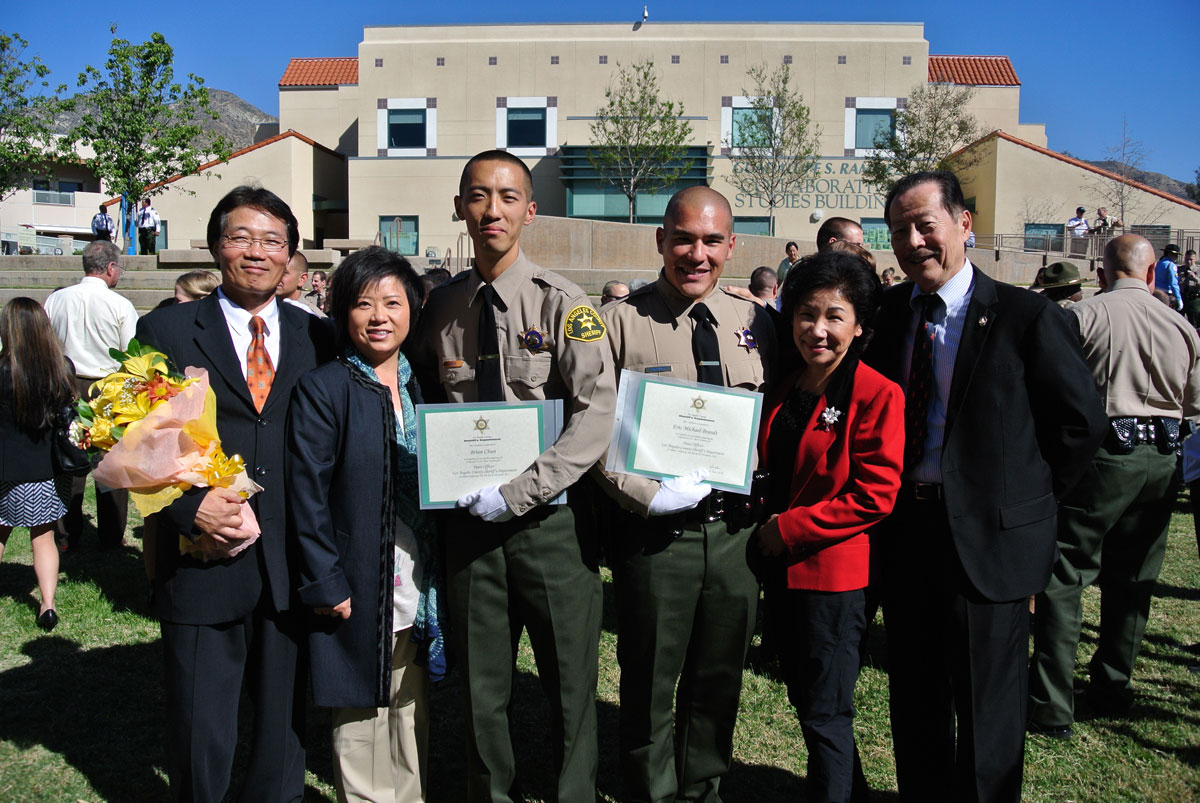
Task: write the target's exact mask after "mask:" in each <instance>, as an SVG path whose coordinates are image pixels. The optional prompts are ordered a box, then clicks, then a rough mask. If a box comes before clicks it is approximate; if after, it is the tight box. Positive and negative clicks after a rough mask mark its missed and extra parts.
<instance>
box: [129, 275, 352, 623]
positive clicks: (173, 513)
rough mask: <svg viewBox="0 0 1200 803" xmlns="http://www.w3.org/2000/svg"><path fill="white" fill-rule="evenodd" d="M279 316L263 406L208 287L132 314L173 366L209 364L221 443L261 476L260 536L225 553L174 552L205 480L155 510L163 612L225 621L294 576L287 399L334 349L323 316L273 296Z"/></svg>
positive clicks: (285, 595)
mask: <svg viewBox="0 0 1200 803" xmlns="http://www.w3.org/2000/svg"><path fill="white" fill-rule="evenodd" d="M279 322H280V348H279V364H278V365H277V366H275V369H276V370H275V379H274V382H273V384H272V385H271V394H270V396H268V398H267V403H266V404H265V405H264V407H263V410H262V413H261V414H260V413H259V412H258V411H257V410H255V409H254V402H253V401H252V400H251V398H250V391H249V389H248V388H247V386H246V379H245V377H244V376H243V374H242V369H241V361H240V360H239V359H238V356H237V354H235V353H234V348H233V339H232V337H231V336H230V334H229V327H228V326H227V324H226V322H225V316H224V314H223V313H222V312H221V305H220V302H219V300H218V298H217V294H216V293H213V294H212V295H210V296H208V297H206V298H203V299H201V300H200V301H195V302H192V303H189V304H177V305H174V306H171V307H166V308H163V309H160V310H155V311H154V312H151V313H149V314H147V315H145V316H144V317H143V318H142V319H141V320H140V321H139V322H138V327H137V339H138V342H140V343H142V344H148V345H152V346H154V347H156V348H158V349H159V350H160V351H162V352H163V353H165V354H166V355H167V356H168V357H169V358H170V360H171V362H172V364H173V365H174V367H175V368H176V369H177V370H179V371H183V369H185V368H187V367H188V366H195V367H197V368H206V369H208V378H209V382H210V384H211V386H212V389H213V392H214V393H216V396H217V432H218V433H219V434H220V436H221V446H222V448H223V449H224V451H225V453H226V454H227V455H230V456H232V455H235V454H239V455H241V456H242V458H243V459H244V460H245V461H246V469H247V471H248V472H249V473H250V476H251V477H252V478H253V479H254V481H255V482H257V483H258V484H259V485H261V486H263V490H262V491H261V492H259V493H258V494H255V495H254V497H252V498H251V500H250V504H251V505H252V506H253V508H254V512H255V515H256V516H257V517H258V523H259V525H260V527H261V528H262V536H261V537H260V538H259V539H258V541H256V542H255V543H254V544H253V545H252V546H251V547H250V548H249V549H246V550H245V551H244V552H242V553H240V554H239V555H237V556H236V557H233V558H227V559H224V560H214V561H208V562H204V561H200V560H197V559H195V558H192V557H187V556H181V555H180V554H179V539H178V536H179V533H192V534H194V533H195V531H194V530H193V525H194V522H195V518H196V510H197V509H198V508H199V507H200V502H201V500H202V499H203V498H204V494H205V493H206V492H207V489H200V488H197V489H193V490H191V491H189V492H187V493H185V494H184V495H183V497H181V498H180V499H178V500H176V501H175V502H174V503H173V504H172V505H170V506H169V507H168V508H166V509H165V510H164V511H163V512H162V513H160V514H158V515H157V516H156V517H155V518H156V537H157V555H156V559H155V566H156V576H155V609H156V610H155V613H156V614H157V615H158V616H159V618H160V619H163V620H164V621H168V622H176V623H179V624H217V623H220V622H229V621H233V620H235V619H239V618H241V617H243V616H245V615H247V614H248V613H250V612H251V611H252V610H254V608H255V606H256V605H257V604H258V602H259V600H260V598H261V597H262V595H263V593H264V590H265V591H266V593H267V594H268V595H269V599H270V602H271V604H272V605H273V607H274V608H275V610H277V611H282V610H286V609H287V608H288V607H289V599H290V596H291V588H292V580H291V576H290V573H289V566H288V554H287V551H288V548H287V544H286V541H285V538H284V533H285V525H286V519H285V513H286V504H285V503H286V498H287V492H286V487H285V485H284V473H283V469H284V454H285V448H286V444H285V438H284V434H285V429H286V425H287V408H288V401H289V400H290V398H291V395H292V388H293V387H294V386H295V384H296V380H297V379H299V378H300V376H301V375H302V374H304V373H305V372H307V371H310V370H312V369H313V368H315V367H317V366H318V365H319V364H321V363H323V362H326V361H327V360H329V359H331V358H332V357H333V353H334V350H333V332H332V329H331V327H330V326H329V324H328V322H327V321H325V320H322V319H320V318H317V317H315V316H313V315H310V314H308V313H307V312H305V311H303V310H301V309H298V308H295V307H292V306H291V305H289V304H280V305H279ZM264 583H265V585H266V588H265V589H264Z"/></svg>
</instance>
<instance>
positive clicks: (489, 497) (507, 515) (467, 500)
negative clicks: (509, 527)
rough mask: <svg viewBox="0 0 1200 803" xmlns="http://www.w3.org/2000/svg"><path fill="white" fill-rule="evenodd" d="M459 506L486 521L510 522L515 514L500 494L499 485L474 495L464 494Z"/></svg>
mask: <svg viewBox="0 0 1200 803" xmlns="http://www.w3.org/2000/svg"><path fill="white" fill-rule="evenodd" d="M457 504H458V506H459V507H466V508H470V509H471V515H472V516H478V517H479V518H481V519H483V520H484V521H494V522H501V521H508V520H509V519H511V518H512V517H513V513H512V511H511V510H509V509H508V503H507V502H505V501H504V495H503V494H501V493H500V486H499V485H492V486H490V487H488V488H483V489H481V490H478V491H476V492H475V493H473V494H464V495H462V496H460V497H459V498H458V503H457Z"/></svg>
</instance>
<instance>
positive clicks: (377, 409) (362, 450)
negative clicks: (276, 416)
mask: <svg viewBox="0 0 1200 803" xmlns="http://www.w3.org/2000/svg"><path fill="white" fill-rule="evenodd" d="M408 392H409V394H410V397H411V398H412V400H413V403H414V404H417V403H420V395H419V394H418V392H417V389H416V383H415V382H410V383H409V385H408ZM395 426H396V418H395V413H394V412H393V406H392V399H391V394H389V393H388V391H387V389H386V388H384V387H383V386H382V385H378V384H376V383H374V382H371V381H370V380H369V379H367V378H366V377H365V376H363V375H362V374H361V373H360V372H359V371H358V370H356V369H355V368H353V367H352V366H350V365H349V364H347V363H346V362H344V361H343V360H342V359H338V360H336V361H334V362H330V363H326V364H325V365H323V366H321V367H320V368H317V369H316V370H314V371H310V372H309V373H308V374H306V375H305V376H303V377H301V379H300V381H299V383H298V384H297V385H296V389H295V391H294V392H293V395H292V403H291V405H290V407H289V409H288V436H287V450H288V453H287V489H288V535H289V538H293V539H296V541H295V543H294V546H298V547H299V548H298V550H297V551H298V554H299V555H300V558H301V560H300V561H299V578H298V583H299V588H298V594H299V597H300V601H301V603H303V605H304V606H306V607H308V608H320V607H332V606H334V605H337V604H338V603H340V602H341V601H342V600H344V599H346V598H347V597H349V598H350V599H351V601H352V602H351V615H350V618H349V619H333V618H331V617H325V616H317V617H315V620H314V627H313V628H312V629H311V630H310V632H309V639H308V641H309V649H310V660H311V666H312V684H313V699H314V701H315V702H316V703H317V705H320V706H330V707H336V708H375V707H382V706H386V705H387V700H388V694H389V685H390V679H391V664H392V595H393V592H394V586H393V583H392V573H393V571H394V566H393V562H394V557H395V550H394V543H395V541H394V538H395V534H394V532H393V530H392V526H393V519H394V517H395V511H394V509H393V505H392V498H393V496H392V494H393V493H394V490H393V485H394V482H395V481H396V478H395V477H394V476H393V474H394V472H393V471H392V466H393V465H394V463H393V456H392V452H393V450H395V449H396V448H398V447H397V446H396V445H395V438H394V433H395Z"/></svg>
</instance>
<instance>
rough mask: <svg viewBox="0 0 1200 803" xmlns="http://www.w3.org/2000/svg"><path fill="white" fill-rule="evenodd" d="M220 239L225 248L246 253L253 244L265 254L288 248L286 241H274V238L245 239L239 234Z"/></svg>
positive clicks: (223, 235)
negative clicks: (222, 240) (256, 244)
mask: <svg viewBox="0 0 1200 803" xmlns="http://www.w3.org/2000/svg"><path fill="white" fill-rule="evenodd" d="M221 237H222V239H224V240H225V244H226V245H227V246H229V247H230V248H236V249H237V250H239V251H248V250H249V249H250V246H251V245H252V244H254V243H258V244H259V246H260V247H261V248H262V250H264V251H266V252H267V253H275V252H276V251H282V250H283V249H285V248H287V246H288V244H287V241H286V240H276V239H275V238H274V237H246V236H244V235H241V234H222V235H221Z"/></svg>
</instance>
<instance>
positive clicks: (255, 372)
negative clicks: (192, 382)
mask: <svg viewBox="0 0 1200 803" xmlns="http://www.w3.org/2000/svg"><path fill="white" fill-rule="evenodd" d="M298 242H299V232H298V230H297V226H296V218H295V217H294V216H293V215H292V212H291V210H290V209H289V208H288V206H287V204H286V203H284V202H283V201H282V200H281V199H280V198H279V197H277V196H276V195H275V194H274V193H272V192H270V191H268V190H265V189H262V188H253V187H238V188H237V189H235V190H233V191H232V192H230V193H229V194H228V195H226V196H225V197H224V198H223V199H222V200H221V201H220V202H219V203H218V204H217V206H216V208H215V209H213V212H212V215H211V216H210V218H209V221H208V246H209V250H210V251H211V252H212V254H213V256H214V257H215V258H216V261H217V264H218V265H219V266H220V268H221V279H222V281H221V287H220V288H219V289H218V290H217V292H216V293H213V294H212V295H210V296H208V297H207V298H204V299H202V300H200V301H197V302H193V303H191V304H178V305H176V306H172V307H166V308H164V309H161V310H157V311H155V312H151V313H150V314H148V315H146V316H145V317H144V318H142V320H141V321H140V322H139V324H138V327H137V338H138V340H139V341H140V342H142V343H145V344H150V345H153V346H155V347H157V348H158V349H160V350H161V351H163V352H164V353H166V355H167V356H168V357H169V358H170V359H171V361H172V363H174V365H175V366H176V367H177V368H178V369H179V370H183V369H184V368H186V367H187V366H196V367H199V368H206V369H208V375H209V380H210V382H211V383H212V389H213V391H214V392H215V393H216V397H217V428H218V431H219V433H220V435H221V441H222V446H223V448H224V450H225V453H226V454H228V455H234V454H238V455H241V456H242V458H243V459H244V460H245V461H246V468H247V470H248V471H249V473H250V476H251V477H252V478H253V479H254V480H255V482H257V483H259V484H260V485H262V486H263V490H262V492H260V493H258V494H257V495H255V496H254V497H252V498H251V500H250V501H249V502H247V501H245V500H243V499H241V498H240V497H239V496H238V495H237V494H236V493H234V492H232V491H230V490H227V489H224V488H212V489H200V488H197V489H193V490H191V491H189V492H187V493H185V494H184V495H183V497H182V498H180V499H179V500H177V501H176V502H175V503H174V504H172V505H171V506H170V507H169V508H167V509H166V510H164V511H163V512H162V513H161V514H158V515H157V516H156V519H157V526H156V532H157V544H156V547H157V560H156V567H155V581H154V590H155V605H154V607H155V613H156V614H157V615H158V617H159V619H160V620H161V621H162V634H163V652H164V653H165V658H166V683H165V688H166V694H167V768H168V774H169V775H170V780H171V794H172V796H173V797H174V798H175V799H176V800H195V801H210V800H211V801H216V800H221V799H222V798H224V797H225V793H226V790H227V788H228V786H229V777H230V770H231V768H232V765H233V754H234V747H235V745H236V744H237V740H238V734H237V730H238V729H237V721H238V715H237V711H238V698H239V696H240V693H241V688H242V681H243V679H245V681H246V682H247V683H248V684H249V688H250V691H251V693H252V696H253V698H254V703H255V714H254V731H253V736H252V740H251V750H250V757H249V766H248V768H247V770H246V780H245V783H244V785H243V788H242V790H241V794H240V796H239V799H240V800H246V801H251V800H253V801H290V800H300V799H301V797H302V796H303V794H304V750H303V747H302V745H301V740H300V731H301V728H300V725H299V721H300V718H299V716H298V714H297V703H298V702H299V703H301V704H302V701H303V684H302V683H299V682H297V660H296V659H297V653H298V649H297V645H298V640H297V639H298V636H299V633H298V632H297V631H298V627H297V620H296V617H295V615H294V614H293V613H292V612H291V610H290V608H291V579H290V575H289V572H288V562H287V554H286V552H287V550H286V547H285V543H284V517H285V510H284V501H285V496H286V494H285V489H284V487H283V463H284V451H285V448H284V425H285V419H286V413H287V406H288V401H289V399H290V397H291V392H292V387H293V385H295V383H296V380H297V379H298V378H299V377H300V375H301V374H303V373H304V372H306V371H308V370H310V369H312V368H315V367H316V366H317V365H318V364H320V363H322V362H324V361H326V360H328V359H329V358H331V357H332V356H333V353H332V352H333V338H332V333H331V332H330V331H329V329H328V328H327V325H326V323H325V322H324V321H322V320H320V319H318V318H315V317H313V316H312V315H309V314H308V313H306V312H304V311H303V310H299V309H296V308H294V307H292V306H290V305H286V304H279V303H277V302H276V300H275V288H276V285H278V284H279V280H280V279H281V278H282V276H283V270H284V266H285V265H286V264H287V262H288V259H289V258H290V257H291V255H292V254H293V253H295V251H296V246H297V244H298ZM246 505H249V506H250V507H251V508H252V509H253V510H254V512H255V514H256V516H257V519H258V523H259V526H260V527H261V530H262V535H261V537H260V538H259V539H258V540H257V541H255V542H254V543H253V544H251V545H250V546H249V547H248V548H245V549H244V550H243V551H240V552H238V553H237V554H236V555H233V556H231V555H230V553H231V552H232V551H233V550H234V549H235V547H237V546H238V545H239V543H240V542H241V541H242V540H244V539H245V537H246V534H245V533H244V532H243V531H242V530H241V529H240V528H241V525H242V523H243V521H244V517H243V513H244V511H245V510H246V507H245V506H246ZM180 535H182V536H184V537H185V538H187V539H188V540H190V541H192V542H193V544H195V545H196V546H197V547H198V548H199V549H200V551H201V552H202V553H203V554H204V556H205V559H200V558H197V557H193V556H191V555H187V556H183V555H180V549H179V536H180Z"/></svg>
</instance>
